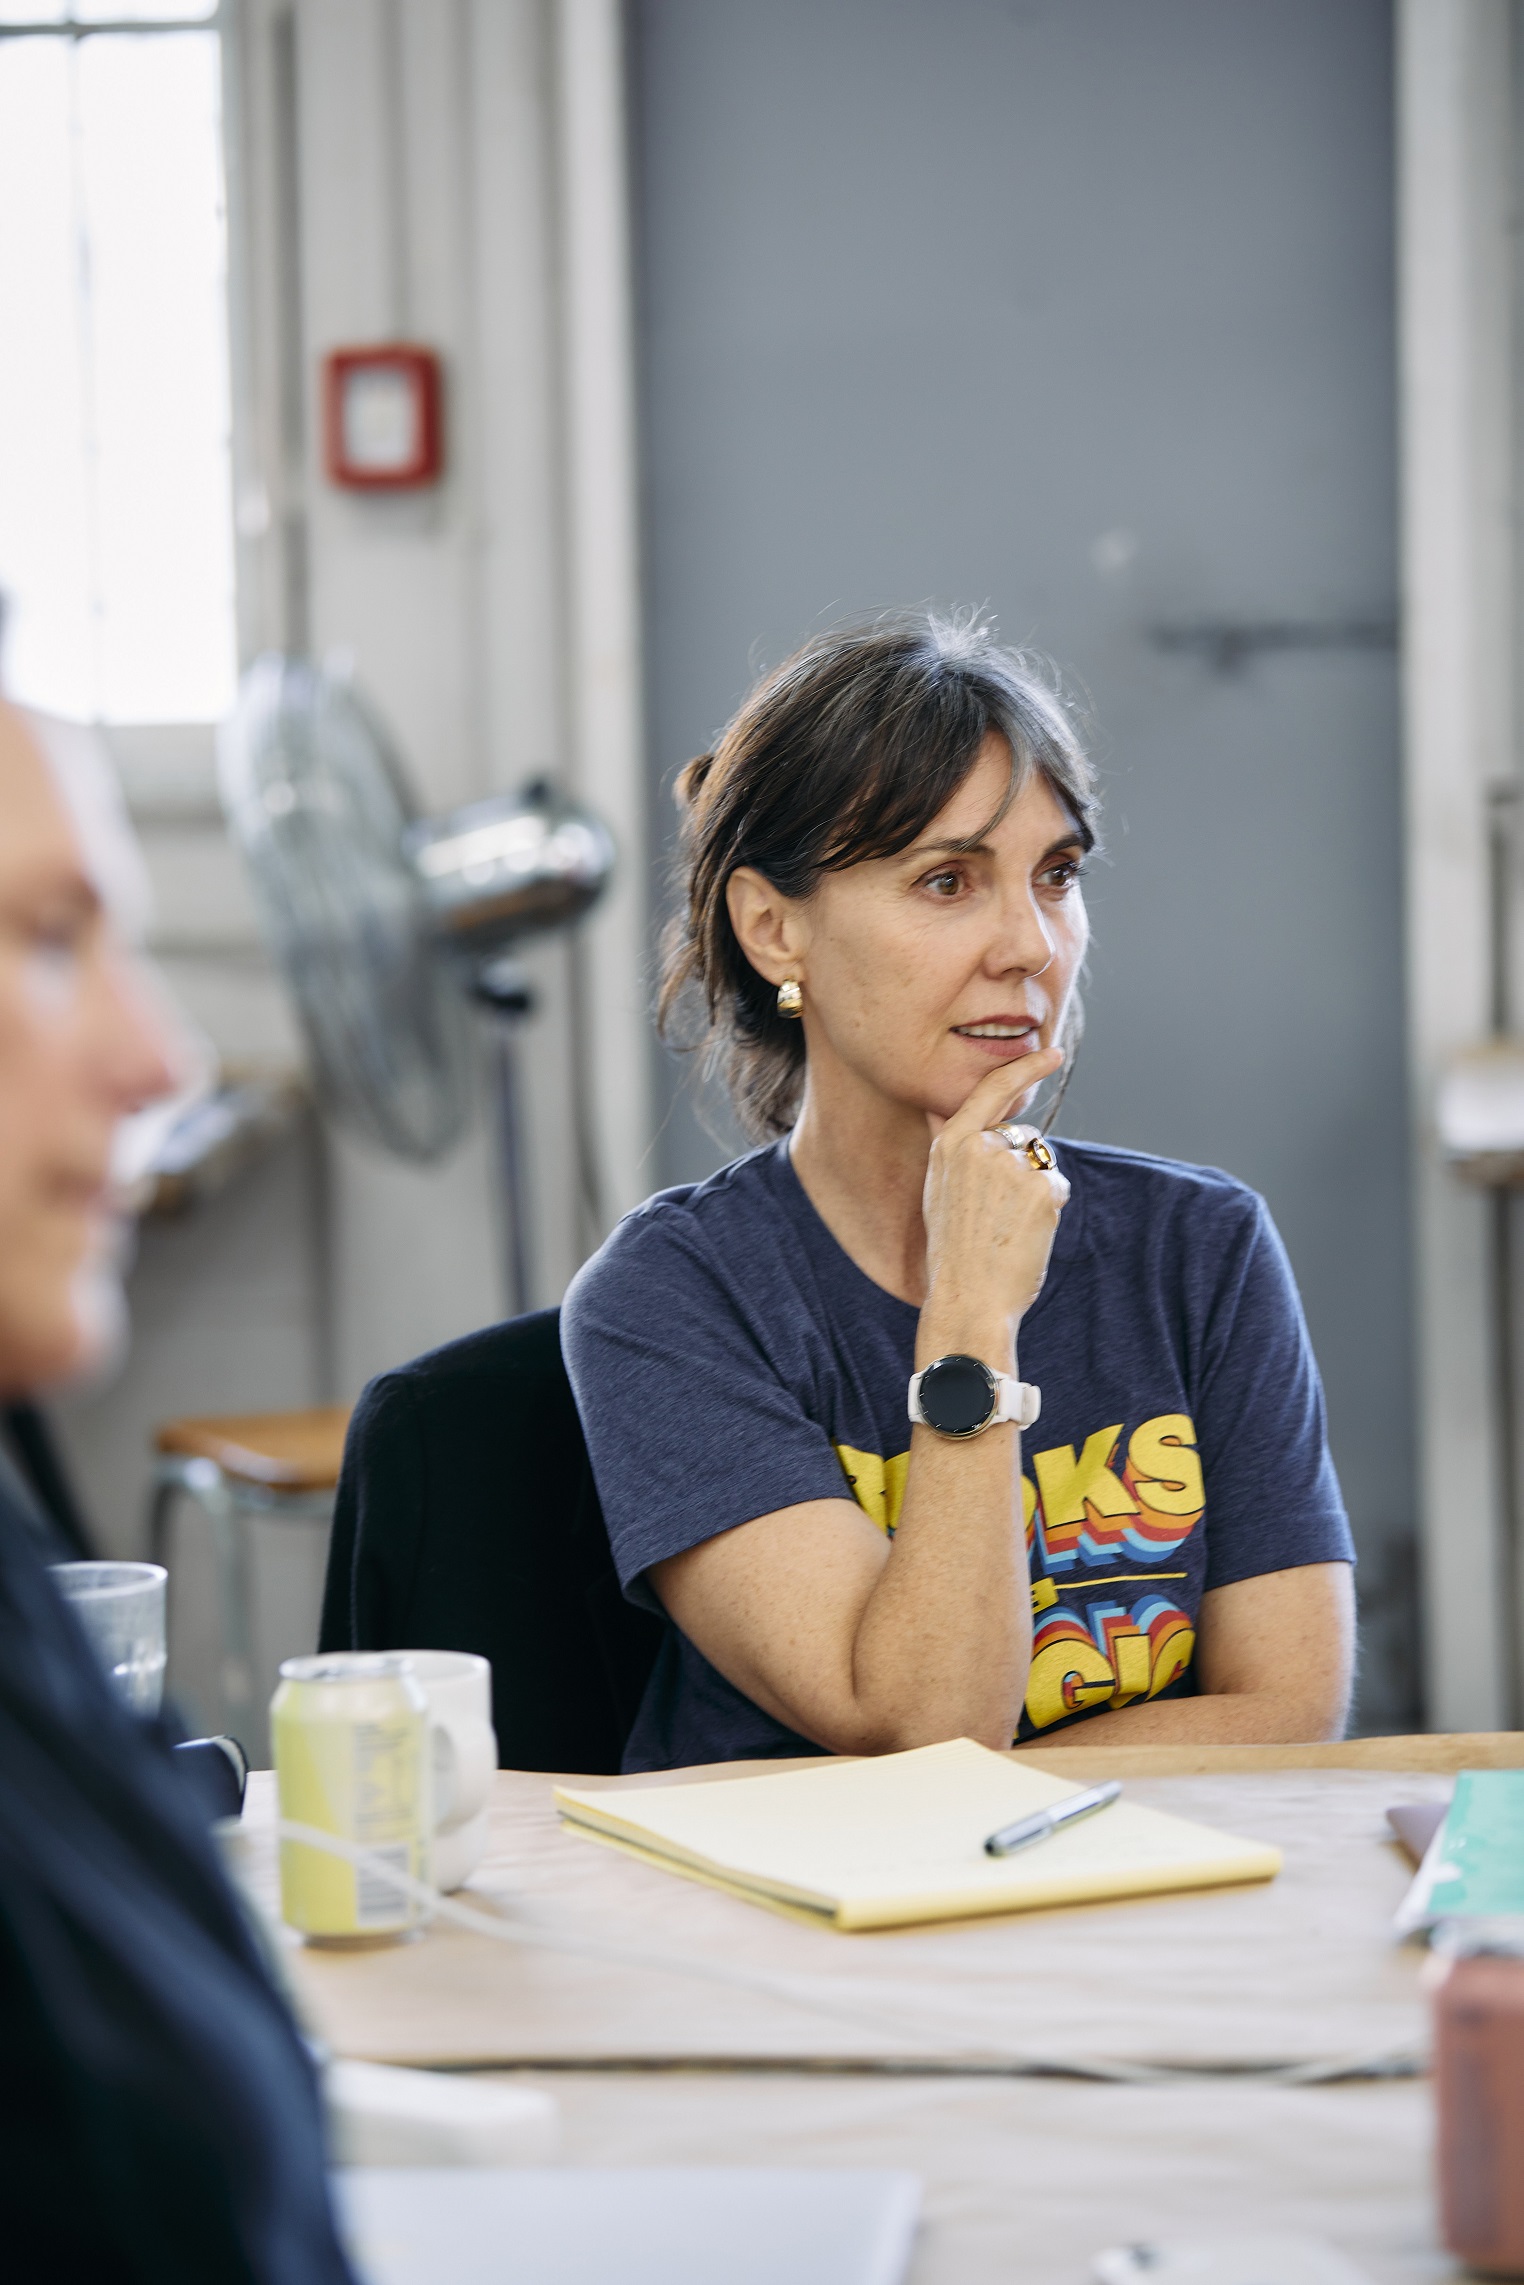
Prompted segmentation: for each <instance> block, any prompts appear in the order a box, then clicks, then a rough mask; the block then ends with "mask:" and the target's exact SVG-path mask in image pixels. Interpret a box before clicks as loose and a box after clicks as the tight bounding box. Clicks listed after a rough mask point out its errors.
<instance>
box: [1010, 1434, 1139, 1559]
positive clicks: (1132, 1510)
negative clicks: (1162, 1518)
mask: <svg viewBox="0 0 1524 2285" xmlns="http://www.w3.org/2000/svg"><path fill="white" fill-rule="evenodd" d="M1121 1434H1122V1423H1121V1422H1120V1421H1118V1422H1117V1424H1116V1426H1115V1427H1114V1428H1098V1429H1097V1430H1096V1431H1095V1434H1094V1435H1093V1436H1087V1437H1086V1438H1085V1441H1084V1444H1083V1445H1082V1447H1081V1449H1080V1452H1079V1456H1078V1458H1076V1457H1075V1451H1074V1446H1073V1445H1072V1444H1054V1445H1052V1446H1051V1447H1050V1448H1049V1450H1048V1451H1046V1452H1034V1453H1033V1454H1032V1466H1033V1468H1034V1469H1035V1471H1036V1474H1037V1490H1038V1495H1039V1497H1040V1499H1041V1502H1042V1536H1043V1545H1044V1547H1045V1548H1046V1550H1047V1554H1048V1560H1049V1562H1050V1563H1059V1564H1063V1563H1065V1562H1072V1561H1073V1558H1074V1553H1075V1550H1076V1549H1077V1547H1078V1545H1079V1541H1080V1537H1081V1534H1082V1533H1083V1534H1084V1535H1085V1536H1086V1537H1087V1538H1090V1539H1098V1540H1099V1541H1100V1543H1101V1544H1103V1545H1104V1544H1106V1543H1108V1542H1110V1541H1111V1540H1113V1539H1115V1538H1117V1537H1119V1536H1120V1535H1119V1534H1118V1533H1117V1532H1115V1531H1111V1532H1108V1531H1107V1530H1106V1529H1105V1528H1104V1526H1105V1522H1106V1520H1107V1519H1108V1518H1109V1517H1113V1516H1121V1515H1136V1514H1137V1512H1138V1503H1137V1501H1136V1500H1135V1499H1134V1498H1133V1496H1132V1494H1131V1492H1130V1491H1129V1490H1128V1489H1127V1486H1126V1485H1125V1484H1124V1483H1123V1481H1122V1479H1121V1478H1120V1476H1116V1475H1114V1474H1113V1473H1112V1468H1111V1463H1112V1461H1113V1460H1114V1459H1115V1457H1116V1449H1117V1444H1118V1441H1119V1439H1120V1437H1121ZM1087 1522H1088V1523H1090V1524H1091V1525H1092V1526H1094V1525H1100V1526H1101V1527H1102V1528H1101V1529H1100V1530H1099V1531H1096V1530H1094V1529H1092V1530H1090V1531H1089V1532H1086V1529H1085V1527H1086V1524H1087Z"/></svg>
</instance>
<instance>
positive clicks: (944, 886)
mask: <svg viewBox="0 0 1524 2285" xmlns="http://www.w3.org/2000/svg"><path fill="white" fill-rule="evenodd" d="M921 886H922V888H923V889H925V890H926V891H927V893H928V894H929V895H931V896H934V897H940V898H941V899H942V900H943V902H944V903H945V902H946V900H947V899H948V898H949V897H955V896H956V895H957V893H958V891H959V889H961V888H962V886H963V876H962V874H961V873H957V872H953V871H947V872H941V873H927V874H926V876H925V877H924V879H923V880H922V882H921Z"/></svg>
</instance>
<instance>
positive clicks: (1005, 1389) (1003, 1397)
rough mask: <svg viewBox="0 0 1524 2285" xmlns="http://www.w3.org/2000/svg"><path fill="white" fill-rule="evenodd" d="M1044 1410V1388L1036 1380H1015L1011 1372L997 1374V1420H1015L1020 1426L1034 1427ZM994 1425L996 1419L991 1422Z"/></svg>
mask: <svg viewBox="0 0 1524 2285" xmlns="http://www.w3.org/2000/svg"><path fill="white" fill-rule="evenodd" d="M1041 1411H1042V1390H1041V1389H1040V1388H1039V1387H1038V1386H1037V1383H1036V1382H1035V1381H1018V1380H1013V1379H1012V1378H1011V1375H1010V1374H1009V1373H996V1375H995V1420H1014V1421H1015V1423H1016V1425H1017V1427H1018V1428H1033V1427H1035V1426H1036V1424H1037V1417H1038V1415H1039V1413H1040V1412H1041ZM990 1425H991V1427H993V1426H994V1421H992V1422H991V1423H990Z"/></svg>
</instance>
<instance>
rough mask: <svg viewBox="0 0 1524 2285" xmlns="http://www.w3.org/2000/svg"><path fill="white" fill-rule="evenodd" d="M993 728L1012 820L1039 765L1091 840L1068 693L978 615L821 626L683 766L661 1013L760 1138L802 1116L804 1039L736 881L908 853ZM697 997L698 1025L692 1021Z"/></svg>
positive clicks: (790, 891) (798, 884)
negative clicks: (750, 872) (698, 1051)
mask: <svg viewBox="0 0 1524 2285" xmlns="http://www.w3.org/2000/svg"><path fill="white" fill-rule="evenodd" d="M992 731H993V732H994V733H995V734H996V735H997V736H998V737H1000V738H1001V739H1003V741H1004V743H1005V745H1006V747H1007V748H1008V750H1009V752H1010V756H1011V782H1010V787H1009V789H1008V792H1007V795H1006V799H1005V802H1004V803H1003V804H1002V805H1001V810H1000V813H999V814H1000V815H1004V812H1005V809H1006V808H1007V807H1009V804H1010V802H1011V801H1012V800H1014V799H1015V797H1016V795H1017V794H1018V793H1019V792H1020V790H1021V788H1022V786H1023V785H1024V784H1025V783H1026V782H1027V780H1028V778H1029V777H1030V776H1031V774H1032V772H1033V771H1034V770H1036V771H1039V772H1040V773H1041V774H1042V776H1043V777H1045V778H1046V779H1047V781H1048V783H1049V785H1050V786H1051V787H1052V790H1053V792H1054V794H1055V795H1056V796H1057V798H1058V800H1059V801H1060V802H1061V803H1062V804H1063V806H1064V807H1065V808H1066V809H1067V810H1068V811H1069V813H1070V814H1071V816H1072V817H1073V819H1074V821H1075V824H1076V825H1077V826H1078V828H1079V831H1080V834H1081V837H1082V838H1083V840H1084V842H1085V845H1086V847H1087V848H1089V847H1091V846H1093V844H1094V840H1095V821H1096V810H1097V803H1096V793H1095V781H1094V777H1093V775H1092V772H1091V768H1090V764H1089V762H1088V760H1087V759H1086V757H1085V754H1084V752H1083V751H1082V749H1081V747H1080V744H1079V741H1078V739H1077V738H1076V736H1075V734H1074V732H1073V730H1072V729H1071V727H1070V725H1069V721H1068V718H1067V716H1066V715H1065V712H1064V709H1063V707H1062V705H1061V703H1060V701H1059V699H1058V697H1057V695H1056V693H1055V692H1054V691H1053V689H1052V688H1051V686H1050V685H1049V684H1048V682H1047V681H1046V680H1045V679H1044V678H1043V676H1042V675H1041V674H1040V673H1039V672H1038V671H1037V669H1036V668H1035V667H1034V666H1033V664H1032V663H1031V662H1030V661H1029V660H1028V659H1026V658H1025V657H1023V656H1022V654H1021V653H1019V652H1016V651H1011V650H1007V649H1005V648H1003V647H1002V646H1001V645H1000V644H998V643H997V642H996V640H995V638H994V635H993V633H992V632H991V630H990V628H989V627H988V626H987V625H985V624H984V623H983V622H981V621H980V620H978V619H975V618H966V619H962V618H960V619H952V618H944V617H940V616H938V615H937V614H935V613H933V612H930V611H913V612H903V613H896V614H895V615H894V616H893V617H892V618H887V619H879V620H875V621H874V622H873V623H872V624H871V625H866V626H858V627H847V628H842V629H838V630H836V631H835V632H833V633H830V634H825V635H820V636H817V637H816V638H815V639H814V640H813V641H812V642H808V643H806V644H805V645H804V646H803V647H802V649H800V650H797V651H795V653H794V654H793V656H792V657H791V658H788V659H785V660H784V662H783V664H782V665H781V666H780V667H777V668H775V669H774V670H773V672H772V673H770V674H768V675H765V676H764V677H763V679H762V680H761V681H760V682H759V683H758V684H757V685H756V687H755V689H753V690H752V691H751V692H750V694H749V695H748V697H747V698H746V699H745V700H744V701H743V702H742V704H741V706H740V708H739V709H738V710H737V712H736V713H735V714H734V715H733V716H732V718H731V720H730V721H729V722H728V723H727V724H726V727H725V729H724V731H723V733H722V734H721V736H720V739H719V741H718V743H717V744H716V746H715V749H714V751H713V753H711V754H700V755H699V757H698V759H697V760H696V761H692V762H689V763H688V765H687V767H686V768H685V769H684V770H682V771H681V772H680V773H679V775H678V779H677V786H676V793H677V800H678V804H679V807H680V809H681V811H682V831H681V838H680V841H679V845H678V856H677V886H678V889H679V893H680V900H681V901H680V906H679V910H678V912H677V914H676V916H675V917H674V919H673V920H672V922H671V924H670V925H669V927H668V929H667V933H666V937H665V940H664V943H663V947H662V953H663V957H662V974H661V987H660V992H659V995H658V999H657V1022H658V1025H659V1027H660V1029H661V1032H662V1035H663V1037H672V1036H673V1034H674V1032H676V1031H678V1030H679V1028H681V1029H682V1030H685V1031H686V1032H687V1033H688V1036H687V1037H686V1038H684V1039H682V1040H681V1042H680V1043H681V1044H683V1045H685V1046H692V1047H699V1048H702V1049H703V1050H704V1053H705V1061H706V1064H707V1066H708V1067H709V1068H710V1069H712V1070H714V1071H716V1072H717V1073H718V1074H719V1075H720V1076H721V1078H722V1079H723V1081H724V1084H725V1086H726V1088H727V1090H728V1092H729V1095H730V1098H731V1101H732V1102H733V1104H734V1106H735V1109H736V1113H737V1116H738V1117H739V1119H740V1121H741V1124H742V1126H743V1127H744V1128H745V1130H746V1131H747V1132H748V1133H750V1134H752V1135H754V1136H756V1137H758V1138H765V1137H767V1136H771V1135H780V1134H785V1133H786V1132H787V1131H788V1129H789V1128H790V1127H791V1126H792V1125H793V1123H794V1119H795V1117H796V1115H797V1113H798V1108H799V1102H800V1097H801V1095H802V1093H803V1088H804V1069H805V1045H804V1030H803V1026H802V1025H801V1024H799V1023H796V1022H791V1021H789V1019H788V1018H786V1017H784V1016H780V1015H779V1013H778V1007H777V991H776V987H775V986H774V985H772V984H769V983H768V982H767V981H766V979H765V978H764V977H762V976H759V975H758V974H757V971H756V970H755V969H754V968H753V967H752V965H751V963H750V961H749V960H748V959H747V958H746V956H745V954H744V953H743V952H742V950H741V947H740V945H739V944H738V943H737V941H736V937H735V932H734V930H733V929H732V927H731V924H730V911H729V907H728V904H727V901H726V894H725V891H726V884H727V883H728V881H729V879H730V876H731V874H732V873H733V872H735V870H736V869H737V867H738V866H741V865H751V866H754V867H755V868H756V870H757V871H758V872H759V873H762V874H764V875H765V877H766V878H767V879H768V880H769V881H771V882H772V884H773V886H774V887H775V888H777V889H779V890H781V891H782V893H783V894H784V895H785V896H788V897H796V898H803V897H807V896H809V895H810V894H811V892H812V891H813V890H814V888H815V887H816V885H817V883H818V882H819V880H820V877H821V875H822V874H823V873H828V872H840V871H844V870H845V869H846V868H847V867H848V866H849V865H858V864H862V863H863V862H864V861H865V860H867V859H869V858H873V857H891V856H894V855H895V854H896V853H897V852H898V851H899V850H901V849H905V848H908V847H909V845H910V844H911V842H912V841H914V840H915V839H916V837H917V835H918V834H920V833H923V832H924V831H925V830H926V828H927V826H928V825H929V824H930V823H931V821H932V819H933V818H935V817H936V816H937V815H938V814H939V813H940V812H941V810H942V809H943V808H945V806H946V804H947V803H948V802H949V801H950V800H951V798H952V796H953V795H954V794H955V793H956V792H957V790H958V788H959V787H960V786H961V785H962V783H963V781H964V779H965V778H966V777H967V776H968V774H969V772H970V770H971V769H972V768H973V766H974V763H975V761H976V759H977V758H978V754H979V750H980V748H981V746H982V745H983V743H984V741H985V739H986V738H987V737H988V736H989V734H990V733H991V732H992ZM993 822H994V820H991V823H993ZM684 1007H686V1008H688V1009H689V1010H691V1012H692V1015H693V1016H695V1017H696V1018H697V1021H696V1023H694V1022H690V1023H688V1024H682V1025H681V1026H680V1011H681V1010H682V1009H683V1008H684Z"/></svg>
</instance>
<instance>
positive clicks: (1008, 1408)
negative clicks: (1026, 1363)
mask: <svg viewBox="0 0 1524 2285" xmlns="http://www.w3.org/2000/svg"><path fill="white" fill-rule="evenodd" d="M926 1370H927V1371H928V1372H929V1371H930V1370H931V1368H930V1366H929V1365H928V1366H927V1368H926ZM924 1377H925V1375H924V1374H922V1373H912V1374H911V1376H910V1400H909V1406H908V1409H909V1413H910V1417H911V1419H912V1420H913V1421H915V1422H916V1423H917V1425H918V1426H920V1427H923V1428H929V1427H930V1426H931V1423H930V1421H929V1420H928V1419H927V1418H926V1415H925V1413H924V1412H923V1411H922V1410H921V1382H922V1380H923V1379H924ZM991 1378H992V1379H993V1381H994V1383H995V1409H994V1411H993V1412H992V1413H991V1414H990V1417H989V1419H988V1421H987V1422H986V1423H985V1425H986V1426H987V1427H989V1428H995V1427H998V1425H999V1424H1000V1422H1001V1421H1004V1420H1014V1421H1015V1423H1016V1425H1017V1427H1018V1428H1032V1427H1035V1426H1036V1424H1037V1419H1038V1416H1039V1414H1040V1413H1041V1411H1042V1390H1041V1389H1040V1388H1039V1387H1038V1386H1037V1384H1036V1382H1035V1381H1019V1380H1016V1379H1014V1378H1013V1376H1012V1375H1011V1374H1010V1373H993V1374H992V1375H991Z"/></svg>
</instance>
